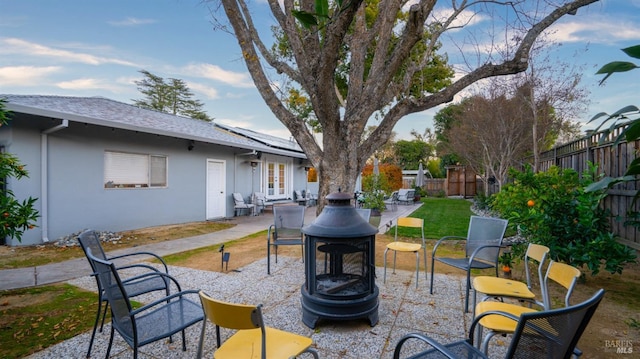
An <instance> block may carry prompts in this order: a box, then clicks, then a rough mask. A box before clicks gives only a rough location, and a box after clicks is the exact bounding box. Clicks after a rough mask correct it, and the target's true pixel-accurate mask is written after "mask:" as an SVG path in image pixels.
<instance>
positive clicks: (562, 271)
mask: <svg viewBox="0 0 640 359" xmlns="http://www.w3.org/2000/svg"><path fill="white" fill-rule="evenodd" d="M579 277H580V270H579V269H578V268H575V267H573V266H570V265H568V264H565V263H560V262H555V261H553V260H552V261H551V262H550V263H549V267H548V268H547V273H546V274H545V278H544V283H543V291H542V293H543V297H544V308H543V309H544V310H551V309H552V308H551V295H550V294H549V280H552V281H554V282H555V283H557V284H559V285H561V286H562V287H564V288H565V289H566V291H567V292H566V295H565V297H564V305H565V307H569V306H570V303H569V298H570V297H571V294H572V293H573V288H574V287H575V284H576V282H577V281H578V278H579ZM475 311H476V315H477V316H481V315H483V313H486V312H490V311H499V312H505V313H509V314H512V315H514V316H516V317H519V316H520V315H521V314H523V313H531V312H537V311H538V310H536V309H533V308H528V307H523V306H520V305H517V304H511V303H504V302H494V301H484V302H480V303H478V304H477V305H476V310H475ZM479 324H480V325H479V332H478V340H480V338H482V329H483V328H485V329H488V330H489V333H488V334H487V335H486V336H485V337H484V339H483V340H482V343H481V349H482V351H483V352H484V353H485V354H486V353H487V350H488V346H489V340H491V338H492V337H493V336H494V335H496V334H513V332H514V331H515V330H516V326H517V321H516V320H513V319H509V318H507V317H504V316H501V315H486V316H485V317H484V318H482V319H480V321H479Z"/></svg>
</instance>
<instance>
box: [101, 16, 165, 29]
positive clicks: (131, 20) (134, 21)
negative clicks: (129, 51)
mask: <svg viewBox="0 0 640 359" xmlns="http://www.w3.org/2000/svg"><path fill="white" fill-rule="evenodd" d="M156 22H157V21H156V20H154V19H138V18H135V17H128V18H126V19H124V20H114V21H107V23H108V24H109V25H111V26H116V27H129V26H140V25H149V24H155V23H156Z"/></svg>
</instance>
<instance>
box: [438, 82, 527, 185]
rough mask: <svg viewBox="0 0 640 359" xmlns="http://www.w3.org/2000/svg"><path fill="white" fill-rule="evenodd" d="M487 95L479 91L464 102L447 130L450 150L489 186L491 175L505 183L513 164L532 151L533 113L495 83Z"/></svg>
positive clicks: (447, 146) (500, 183) (447, 145)
mask: <svg viewBox="0 0 640 359" xmlns="http://www.w3.org/2000/svg"><path fill="white" fill-rule="evenodd" d="M490 88H491V90H492V92H490V93H488V94H487V95H486V97H483V96H480V95H477V96H473V97H470V98H468V99H466V100H465V101H463V102H462V104H461V109H460V112H459V113H458V114H457V115H456V116H457V118H455V120H454V123H453V124H452V125H451V127H450V128H449V129H448V130H447V131H446V137H447V139H448V142H447V143H446V148H447V149H448V150H449V153H455V154H456V155H457V156H458V157H460V159H461V162H463V163H464V164H465V165H467V166H469V167H471V168H472V169H473V170H474V171H475V172H476V173H478V174H480V175H482V178H483V181H484V182H485V189H488V186H487V185H486V184H487V182H488V179H489V177H491V176H492V177H494V178H495V179H496V181H497V183H498V185H499V186H501V185H502V184H503V183H504V181H505V179H506V177H507V172H508V170H509V168H510V167H512V166H514V165H516V164H517V163H518V162H519V161H520V160H521V159H522V158H523V157H524V155H525V154H526V153H530V151H531V147H532V146H531V141H530V140H529V139H530V134H531V128H532V122H533V120H532V116H531V114H530V113H529V111H528V107H527V106H526V105H525V104H524V103H523V102H522V101H521V100H520V99H519V98H517V97H510V98H509V97H507V96H506V94H505V92H504V89H503V88H500V87H499V86H491V87H490Z"/></svg>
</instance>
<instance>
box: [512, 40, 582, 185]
mask: <svg viewBox="0 0 640 359" xmlns="http://www.w3.org/2000/svg"><path fill="white" fill-rule="evenodd" d="M556 47H557V44H554V43H552V42H547V41H543V40H540V39H539V41H538V42H537V45H536V47H535V48H534V49H533V50H532V53H531V59H530V63H529V68H528V69H527V70H526V71H524V72H522V73H520V74H517V75H515V76H512V77H510V78H509V79H508V80H507V81H509V82H508V83H507V84H505V85H506V86H511V87H512V88H513V89H514V91H513V92H514V94H515V96H516V97H518V98H519V99H520V100H521V101H523V103H525V104H526V106H527V107H528V109H529V112H530V115H531V118H532V131H531V136H532V137H531V141H532V144H533V147H532V153H533V171H534V172H536V171H537V169H538V163H540V153H541V152H543V151H546V150H548V149H550V148H551V147H553V145H555V144H558V142H568V141H571V140H574V139H576V138H577V137H578V136H579V132H580V126H579V124H578V122H577V121H572V120H574V119H577V118H579V117H580V115H581V114H583V113H584V111H585V110H586V107H587V104H588V103H589V101H588V95H589V92H588V90H587V89H586V88H585V87H584V86H583V85H582V84H581V80H582V73H583V68H582V66H579V65H576V61H573V62H566V61H556V60H554V59H553V58H552V56H551V55H552V51H553V49H554V48H556Z"/></svg>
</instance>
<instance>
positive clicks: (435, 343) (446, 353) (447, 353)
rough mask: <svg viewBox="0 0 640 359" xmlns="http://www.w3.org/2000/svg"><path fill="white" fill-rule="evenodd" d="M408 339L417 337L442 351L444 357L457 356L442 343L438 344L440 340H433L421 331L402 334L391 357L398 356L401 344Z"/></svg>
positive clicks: (455, 357)
mask: <svg viewBox="0 0 640 359" xmlns="http://www.w3.org/2000/svg"><path fill="white" fill-rule="evenodd" d="M409 339H417V340H419V341H422V342H425V343H427V344H429V345H430V346H432V347H433V348H434V349H435V350H437V351H438V352H440V353H442V355H444V356H445V357H447V358H449V359H457V358H458V356H456V355H455V354H454V353H452V352H451V351H449V349H447V348H446V347H445V346H444V345H442V344H440V342H438V341H437V340H435V339H433V338H431V337H429V336H426V335H424V334H421V333H409V334H406V335H405V336H403V337H402V338H400V340H399V341H398V343H397V344H396V348H395V350H394V351H393V358H394V359H396V358H400V351H401V350H402V346H403V345H404V343H405V342H406V341H407V340H409Z"/></svg>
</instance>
